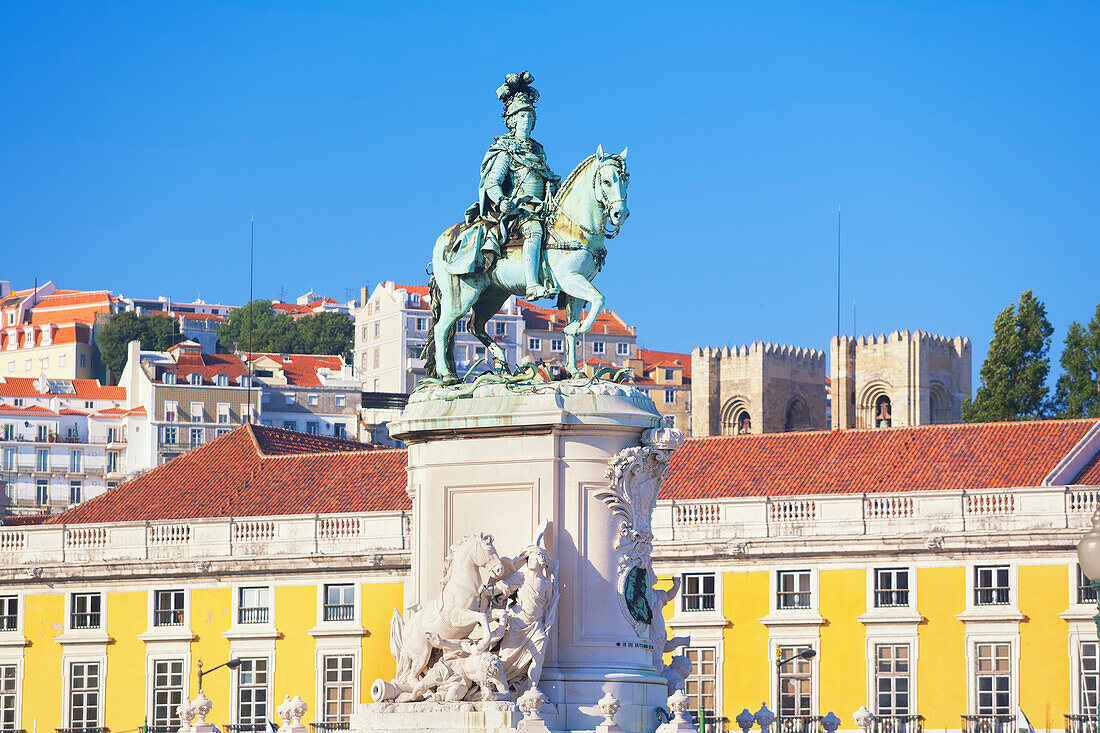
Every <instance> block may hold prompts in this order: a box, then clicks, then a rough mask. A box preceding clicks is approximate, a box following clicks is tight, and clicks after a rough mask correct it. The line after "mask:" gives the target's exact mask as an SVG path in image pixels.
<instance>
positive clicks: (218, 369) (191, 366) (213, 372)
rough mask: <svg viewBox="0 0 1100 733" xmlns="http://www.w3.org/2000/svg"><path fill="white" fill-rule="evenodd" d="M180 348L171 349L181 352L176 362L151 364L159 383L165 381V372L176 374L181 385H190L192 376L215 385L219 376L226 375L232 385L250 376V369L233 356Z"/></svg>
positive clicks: (204, 382) (177, 346)
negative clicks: (237, 380) (239, 378)
mask: <svg viewBox="0 0 1100 733" xmlns="http://www.w3.org/2000/svg"><path fill="white" fill-rule="evenodd" d="M185 343H186V342H185ZM179 346H180V344H177V345H176V346H173V347H172V349H169V351H171V350H173V349H178V351H179V355H178V356H177V357H176V361H175V362H171V361H158V362H151V363H150V364H151V366H152V367H153V368H154V369H155V370H156V380H157V381H158V382H159V381H163V379H164V374H165V372H175V373H176V379H177V384H180V385H185V384H189V383H190V382H189V377H190V375H192V374H198V375H200V376H201V377H202V383H203V384H214V383H215V378H216V377H217V376H218V375H219V374H224V375H226V376H227V377H228V378H229V381H230V384H233V383H234V381H233V380H235V379H237V378H238V377H243V376H246V375H247V374H248V367H247V366H245V365H244V362H242V361H241V360H240V359H238V358H237V357H236V356H235V355H233V354H205V353H200V352H199V351H198V350H197V348H196V349H194V350H192V348H191V347H185V348H183V349H180V348H179Z"/></svg>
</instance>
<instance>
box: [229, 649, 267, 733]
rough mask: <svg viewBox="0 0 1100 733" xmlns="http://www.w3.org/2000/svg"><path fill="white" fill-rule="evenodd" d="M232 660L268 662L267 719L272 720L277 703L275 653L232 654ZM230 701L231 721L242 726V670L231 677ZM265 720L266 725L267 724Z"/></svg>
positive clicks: (249, 652)
mask: <svg viewBox="0 0 1100 733" xmlns="http://www.w3.org/2000/svg"><path fill="white" fill-rule="evenodd" d="M230 657H231V658H243V659H266V660H267V714H266V716H265V718H266V719H270V718H271V717H272V716H273V715H274V714H275V707H276V703H275V700H274V699H273V695H274V691H273V688H274V682H275V654H274V652H270V653H268V652H251V651H247V652H241V653H240V654H237V653H232V654H230ZM229 687H230V691H229V700H230V705H231V706H232V710H231V711H230V714H229V719H230V720H232V721H233V724H234V725H241V724H242V723H241V721H240V692H241V684H240V670H239V669H238V670H237V671H236V673H234V674H233V676H232V677H231V683H230V685H229ZM266 719H265V723H266Z"/></svg>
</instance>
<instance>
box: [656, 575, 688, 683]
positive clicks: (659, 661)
mask: <svg viewBox="0 0 1100 733" xmlns="http://www.w3.org/2000/svg"><path fill="white" fill-rule="evenodd" d="M650 577H653V575H652V572H651V573H650ZM653 579H654V580H656V578H655V577H653ZM679 590H680V578H679V577H677V578H674V579H673V581H672V586H671V587H669V588H668V589H667V590H657V588H652V589H651V590H650V596H649V597H650V602H651V603H652V604H653V621H651V622H650V624H649V640H650V641H652V642H653V667H654V668H655V669H656V670H657V671H658V672H660V673H661V675H662V676H664V677H665V679H669V677H668V675H666V674H665V672H672V673H674V674H675V670H670V666H669V665H666V664H665V662H664V655H665V654H667V653H669V652H674V651H676V650H677V649H679V648H680V647H682V646H690V645H691V637H690V636H674V637H672V638H671V639H670V638H669V636H668V627H667V626H665V615H664V613H662V611H661V609H663V608H664V607H665V606H666V605H668V604H669V603H671V602H672V601H673V600H674V599H675V598H676V593H677V592H678V591H679ZM674 659H675V658H674ZM685 659H686V657H685ZM687 674H691V661H690V660H688V667H687ZM675 691H676V690H675V689H669V694H672V693H673V692H675Z"/></svg>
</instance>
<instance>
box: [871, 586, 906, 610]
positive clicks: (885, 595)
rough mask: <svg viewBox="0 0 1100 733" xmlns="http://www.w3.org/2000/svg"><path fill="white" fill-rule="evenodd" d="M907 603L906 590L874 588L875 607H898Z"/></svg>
mask: <svg viewBox="0 0 1100 733" xmlns="http://www.w3.org/2000/svg"><path fill="white" fill-rule="evenodd" d="M908 605H909V591H907V590H876V591H875V608H898V607H904V606H908Z"/></svg>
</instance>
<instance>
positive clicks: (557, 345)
mask: <svg viewBox="0 0 1100 733" xmlns="http://www.w3.org/2000/svg"><path fill="white" fill-rule="evenodd" d="M550 350H551V351H565V339H550Z"/></svg>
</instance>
